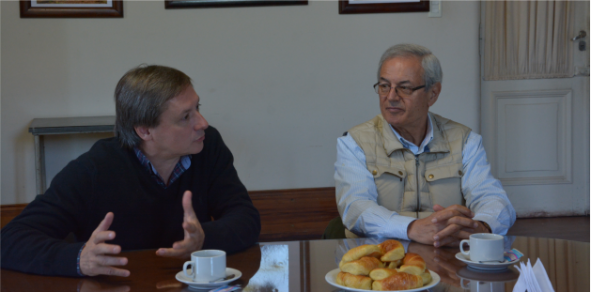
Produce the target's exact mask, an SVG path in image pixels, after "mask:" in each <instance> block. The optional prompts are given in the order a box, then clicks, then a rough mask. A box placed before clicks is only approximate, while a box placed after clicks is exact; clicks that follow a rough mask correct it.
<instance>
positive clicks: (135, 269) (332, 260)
mask: <svg viewBox="0 0 591 292" xmlns="http://www.w3.org/2000/svg"><path fill="white" fill-rule="evenodd" d="M383 240H384V239H363V238H357V239H346V240H312V241H290V242H271V243H260V244H259V245H256V246H253V247H251V248H249V249H247V250H245V251H242V252H239V253H236V254H232V255H228V257H227V266H228V267H231V268H235V269H238V270H240V271H241V272H242V277H241V278H240V279H238V280H236V281H235V282H232V284H239V285H241V286H242V287H244V288H243V291H248V292H254V291H261V292H266V291H277V292H299V291H306V292H307V291H312V292H323V291H340V290H339V289H337V288H335V287H332V286H330V285H329V284H328V283H327V282H326V280H325V275H326V274H327V273H328V272H329V271H331V270H333V269H335V268H337V267H338V263H339V262H340V260H341V257H342V256H343V255H344V253H345V252H347V251H348V250H349V249H350V248H353V247H356V246H359V245H362V244H378V243H381V242H382V241H383ZM402 243H403V245H404V246H405V249H406V251H407V252H413V253H417V254H419V255H421V256H422V257H423V259H425V262H426V263H427V268H428V269H429V270H432V271H434V272H436V273H437V274H439V276H440V277H441V282H440V283H439V284H438V285H437V286H435V287H433V288H431V289H430V291H431V292H440V291H454V292H455V291H458V292H467V291H472V292H475V291H479V292H481V291H494V292H503V291H506V292H510V291H513V286H514V285H515V283H516V281H517V278H518V277H519V273H518V272H517V271H516V270H515V269H514V268H513V267H510V268H509V269H508V270H506V271H503V272H500V273H498V272H497V273H494V272H481V271H476V270H471V269H469V268H468V267H467V266H466V264H465V263H463V262H461V261H459V260H458V259H456V258H455V254H456V253H457V252H459V249H457V248H434V247H433V246H428V245H423V244H419V243H414V242H405V241H402ZM512 247H513V248H517V249H518V250H520V251H521V252H523V254H524V257H523V258H522V259H521V261H524V262H527V260H528V259H530V260H531V261H532V262H535V261H536V260H537V259H538V258H539V259H540V260H541V261H542V262H543V264H544V266H545V268H546V271H547V272H548V276H549V278H550V281H551V282H552V285H553V286H554V289H555V291H561V292H562V291H565V292H579V291H585V292H586V291H590V290H589V243H587V242H576V241H568V240H559V239H548V238H531V237H517V238H516V239H515V241H514V242H513V245H512ZM154 252H155V251H153V250H146V251H131V252H125V253H124V255H125V256H126V257H128V259H129V264H128V266H127V267H128V268H129V270H130V271H131V276H130V277H128V278H119V277H109V276H99V277H88V278H68V277H49V276H38V275H29V274H24V273H19V272H14V271H9V270H2V278H1V280H2V283H1V287H2V291H14V292H20V291H27V292H29V291H32V292H35V291H44V292H45V291H60V292H62V291H63V292H69V291H72V292H78V291H90V292H95V291H100V292H106V291H109V292H111V291H112V292H120V291H121V292H123V291H141V292H144V291H158V292H179V291H186V292H188V291H195V290H191V289H189V288H188V286H187V285H185V284H182V283H180V282H178V281H176V279H175V275H176V273H178V272H179V271H181V270H182V266H183V263H184V261H183V260H177V259H168V258H161V257H158V256H156V255H155V253H154Z"/></svg>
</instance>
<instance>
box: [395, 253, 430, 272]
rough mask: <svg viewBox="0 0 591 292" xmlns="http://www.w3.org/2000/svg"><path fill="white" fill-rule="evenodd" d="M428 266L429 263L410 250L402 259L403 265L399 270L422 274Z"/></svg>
mask: <svg viewBox="0 0 591 292" xmlns="http://www.w3.org/2000/svg"><path fill="white" fill-rule="evenodd" d="M426 268H427V264H426V263H425V260H423V258H422V257H421V256H420V255H418V254H416V253H410V252H409V253H407V254H406V256H405V257H404V259H403V260H402V266H400V268H399V269H398V272H404V273H409V274H413V275H421V274H423V273H424V272H425V269H426Z"/></svg>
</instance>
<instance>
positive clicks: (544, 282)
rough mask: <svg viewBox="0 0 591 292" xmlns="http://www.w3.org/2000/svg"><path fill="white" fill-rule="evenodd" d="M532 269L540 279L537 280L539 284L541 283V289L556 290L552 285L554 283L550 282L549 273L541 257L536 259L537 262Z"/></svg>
mask: <svg viewBox="0 0 591 292" xmlns="http://www.w3.org/2000/svg"><path fill="white" fill-rule="evenodd" d="M532 270H533V273H534V275H535V277H536V279H538V281H537V282H538V284H540V288H541V291H543V292H549V291H552V292H554V288H553V287H552V283H550V279H549V278H548V273H546V269H545V268H544V264H542V261H541V260H540V259H539V258H538V260H537V261H536V264H535V265H534V267H533V269H532Z"/></svg>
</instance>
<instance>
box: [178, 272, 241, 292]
mask: <svg viewBox="0 0 591 292" xmlns="http://www.w3.org/2000/svg"><path fill="white" fill-rule="evenodd" d="M232 274H234V278H232V279H229V280H226V281H219V282H215V283H206V282H195V281H193V279H191V278H189V277H187V276H185V274H184V273H183V271H180V272H178V273H176V277H175V278H176V279H177V280H178V281H179V282H181V283H185V284H187V285H189V288H191V289H213V288H217V287H221V286H225V285H228V284H229V283H230V282H233V281H236V280H238V279H240V277H242V273H241V272H240V271H238V270H236V269H232V268H226V276H229V275H232Z"/></svg>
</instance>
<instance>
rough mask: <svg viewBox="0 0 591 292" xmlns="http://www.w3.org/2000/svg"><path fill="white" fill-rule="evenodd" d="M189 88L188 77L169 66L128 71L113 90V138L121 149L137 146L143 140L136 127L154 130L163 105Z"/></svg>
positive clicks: (155, 66)
mask: <svg viewBox="0 0 591 292" xmlns="http://www.w3.org/2000/svg"><path fill="white" fill-rule="evenodd" d="M188 86H192V83H191V78H189V76H187V75H186V74H185V73H183V72H181V71H179V70H177V69H174V68H170V67H165V66H157V65H151V66H147V65H140V66H138V67H136V68H133V69H131V70H129V71H127V73H125V75H123V77H121V79H120V80H119V82H118V83H117V87H116V88H115V109H116V114H117V116H116V120H115V135H116V136H117V137H118V138H119V142H120V143H121V146H123V147H125V148H133V147H137V146H139V144H140V143H141V141H142V139H141V138H140V137H139V136H138V135H137V133H136V132H135V127H138V126H144V127H150V128H153V127H157V126H158V125H159V124H160V115H161V114H162V113H163V112H164V111H165V110H166V107H167V104H166V102H167V101H169V100H170V99H172V98H173V97H175V96H178V95H179V94H181V93H182V92H183V91H184V90H185V89H186V88H187V87H188Z"/></svg>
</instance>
